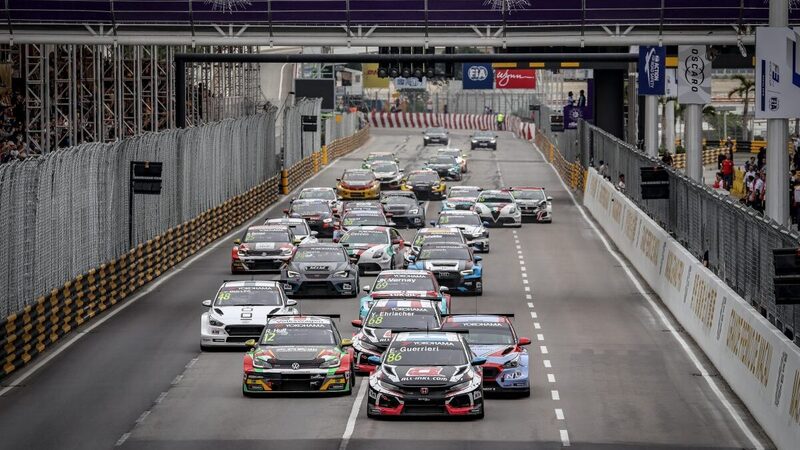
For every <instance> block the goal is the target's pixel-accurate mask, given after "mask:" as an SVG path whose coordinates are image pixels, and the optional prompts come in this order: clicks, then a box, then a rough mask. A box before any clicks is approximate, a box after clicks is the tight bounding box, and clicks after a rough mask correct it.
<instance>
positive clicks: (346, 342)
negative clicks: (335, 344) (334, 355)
mask: <svg viewBox="0 0 800 450" xmlns="http://www.w3.org/2000/svg"><path fill="white" fill-rule="evenodd" d="M351 345H353V340H352V339H342V343H341V346H342V347H350V346H351Z"/></svg>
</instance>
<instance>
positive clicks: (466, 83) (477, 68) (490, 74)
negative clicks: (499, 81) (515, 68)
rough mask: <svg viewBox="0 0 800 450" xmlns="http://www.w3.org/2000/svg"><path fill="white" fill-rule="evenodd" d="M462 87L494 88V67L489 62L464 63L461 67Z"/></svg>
mask: <svg viewBox="0 0 800 450" xmlns="http://www.w3.org/2000/svg"><path fill="white" fill-rule="evenodd" d="M461 79H462V83H463V89H465V90H466V89H492V88H494V69H492V65H491V64H490V63H485V64H484V63H464V64H463V66H462V69H461Z"/></svg>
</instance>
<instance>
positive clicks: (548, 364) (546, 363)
mask: <svg viewBox="0 0 800 450" xmlns="http://www.w3.org/2000/svg"><path fill="white" fill-rule="evenodd" d="M542 364H544V366H545V367H546V368H548V369H549V368H551V367H553V365H552V364H550V360H549V359H545V360H543V361H542Z"/></svg>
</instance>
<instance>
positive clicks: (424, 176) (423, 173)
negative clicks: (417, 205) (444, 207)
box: [400, 169, 447, 200]
mask: <svg viewBox="0 0 800 450" xmlns="http://www.w3.org/2000/svg"><path fill="white" fill-rule="evenodd" d="M400 189H402V190H404V191H413V192H414V194H415V195H416V196H417V198H418V199H419V200H441V199H443V198H444V191H445V189H447V186H446V185H445V184H444V180H442V179H441V178H439V175H438V174H437V173H436V171H435V170H430V169H421V170H415V171H413V172H411V173H409V174H408V176H406V177H405V178H404V179H403V184H402V185H400Z"/></svg>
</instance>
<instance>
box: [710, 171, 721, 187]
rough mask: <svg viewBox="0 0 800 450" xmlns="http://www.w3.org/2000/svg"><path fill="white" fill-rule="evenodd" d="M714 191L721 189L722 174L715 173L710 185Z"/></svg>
mask: <svg viewBox="0 0 800 450" xmlns="http://www.w3.org/2000/svg"><path fill="white" fill-rule="evenodd" d="M712 187H713V188H714V189H722V172H717V173H716V175H715V176H714V184H713V185H712Z"/></svg>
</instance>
